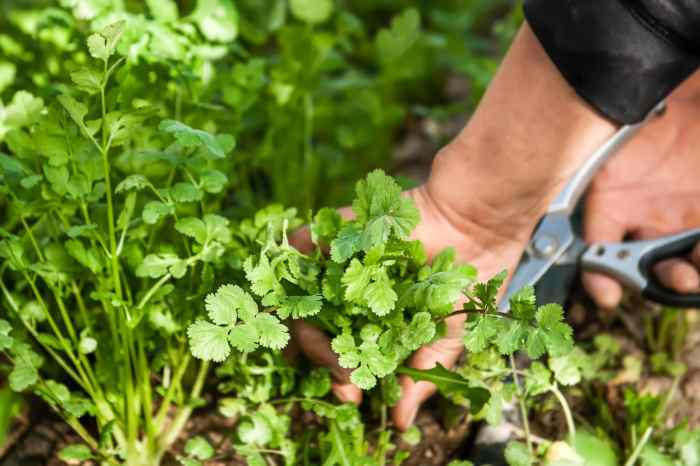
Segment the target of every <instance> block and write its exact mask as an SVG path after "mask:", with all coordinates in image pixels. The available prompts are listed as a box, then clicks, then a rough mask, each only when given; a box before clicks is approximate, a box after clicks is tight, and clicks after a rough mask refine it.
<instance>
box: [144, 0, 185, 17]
mask: <svg viewBox="0 0 700 466" xmlns="http://www.w3.org/2000/svg"><path fill="white" fill-rule="evenodd" d="M146 5H148V9H149V10H150V12H151V14H152V15H153V17H154V18H155V19H156V20H157V21H161V22H164V23H170V22H173V21H177V19H178V11H177V4H176V3H175V1H174V0H146Z"/></svg>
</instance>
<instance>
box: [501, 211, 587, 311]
mask: <svg viewBox="0 0 700 466" xmlns="http://www.w3.org/2000/svg"><path fill="white" fill-rule="evenodd" d="M574 238H575V236H574V232H573V229H572V228H571V221H570V219H569V216H568V215H566V214H564V213H553V214H549V215H546V216H545V217H544V218H543V219H542V222H541V223H540V225H539V226H538V227H537V230H535V233H534V235H533V236H532V240H531V241H530V245H529V246H528V248H527V249H526V250H525V254H523V257H522V259H521V260H520V264H519V265H518V267H517V268H516V270H515V273H514V274H513V278H512V279H511V281H510V284H509V285H508V288H507V289H506V293H505V295H504V296H503V298H502V300H501V303H500V305H499V310H500V311H501V312H507V311H508V310H509V309H510V303H509V300H510V298H511V297H512V296H513V295H515V293H517V292H518V291H520V290H521V289H522V288H524V287H526V286H528V285H534V284H535V283H537V281H538V280H539V279H540V278H541V277H542V276H543V275H544V274H545V273H546V272H547V271H548V270H549V269H550V268H551V267H552V266H553V265H554V264H555V263H556V262H557V261H558V260H559V258H560V257H561V256H562V255H564V253H565V252H566V251H567V250H568V249H569V247H570V246H571V244H572V243H573V242H574Z"/></svg>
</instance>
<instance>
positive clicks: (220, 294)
mask: <svg viewBox="0 0 700 466" xmlns="http://www.w3.org/2000/svg"><path fill="white" fill-rule="evenodd" d="M205 302H206V305H205V306H206V309H207V312H208V313H209V318H210V319H211V320H212V322H214V323H215V324H217V325H233V324H235V323H236V318H237V316H238V315H239V314H238V313H240V316H241V319H243V320H245V321H248V320H250V319H252V318H253V316H254V315H255V314H257V312H258V305H257V304H256V303H255V301H253V298H252V297H251V296H250V295H249V294H248V293H246V292H245V291H243V290H242V289H241V288H240V287H238V286H234V285H223V286H221V287H220V288H219V289H218V290H217V291H216V293H213V294H209V295H208V296H207V298H206V301H205Z"/></svg>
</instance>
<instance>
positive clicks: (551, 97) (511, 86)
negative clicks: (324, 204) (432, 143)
mask: <svg viewBox="0 0 700 466" xmlns="http://www.w3.org/2000/svg"><path fill="white" fill-rule="evenodd" d="M616 126H617V125H616V124H615V123H613V122H611V121H609V120H607V119H606V118H604V117H603V116H602V115H601V114H600V113H598V112H597V111H596V110H595V109H593V108H592V107H591V106H589V105H588V104H587V103H586V102H585V101H584V100H583V99H581V98H580V97H578V96H577V95H576V93H575V92H574V90H573V89H572V88H571V87H570V85H569V84H568V83H567V82H566V81H565V80H564V78H563V77H562V76H561V73H560V72H559V71H558V70H557V68H556V67H555V66H554V65H553V63H552V62H551V60H550V59H549V58H548V56H547V54H546V53H545V51H544V50H543V49H542V47H541V46H540V44H539V42H538V40H537V38H536V37H535V36H534V34H533V33H532V31H531V30H530V28H529V27H528V26H527V25H525V26H523V27H522V29H521V31H520V32H519V34H518V36H517V38H516V39H515V41H514V43H513V45H512V47H511V49H510V51H509V52H508V54H507V56H506V57H505V59H504V60H503V63H502V64H501V67H500V68H499V70H498V72H497V74H496V76H495V77H494V79H493V81H492V83H491V85H490V87H489V89H488V91H487V92H486V94H485V95H484V98H483V99H482V101H481V103H480V105H479V107H478V108H477V110H476V112H475V113H474V115H473V117H472V118H471V120H470V121H469V123H468V124H467V126H466V127H465V128H464V130H463V131H462V132H461V133H460V134H459V135H458V136H457V138H456V139H455V140H454V141H453V142H452V143H450V144H449V145H448V146H447V147H446V148H445V149H443V151H441V153H440V154H439V155H438V156H437V157H436V159H435V162H434V165H433V171H432V175H431V178H430V180H429V182H428V184H427V185H426V190H427V192H428V193H429V194H430V196H431V197H432V198H434V199H439V200H440V201H439V202H440V203H441V204H442V208H443V209H445V210H447V212H445V214H446V215H449V216H451V217H452V220H453V221H454V222H459V221H461V219H469V221H470V222H471V221H474V219H479V220H478V221H481V222H484V225H482V226H485V227H489V226H491V225H489V224H488V223H489V222H492V223H493V224H494V225H493V226H494V227H498V228H502V227H503V223H507V224H509V225H511V227H512V228H513V231H522V230H524V228H522V227H523V226H525V225H523V224H524V223H526V224H528V225H529V224H531V223H532V222H533V219H536V218H538V217H539V215H540V214H541V213H542V212H543V211H544V210H545V208H546V205H547V203H548V202H549V200H550V199H551V198H552V196H554V195H556V193H557V192H558V190H559V189H560V188H561V187H562V186H563V184H564V183H565V182H566V180H567V179H568V178H569V177H570V176H571V174H572V173H573V172H574V171H575V170H576V169H577V168H578V167H579V166H580V165H581V163H582V162H583V160H585V158H586V157H587V156H588V155H590V154H591V153H592V152H593V151H594V150H595V149H596V148H597V147H598V146H599V145H600V144H602V143H603V142H604V141H605V140H606V139H607V138H608V137H610V135H612V134H613V133H614V131H615V129H616ZM496 224H497V225H496ZM525 230H526V228H525ZM504 234H508V233H507V232H506V233H504ZM523 234H527V232H524V233H523Z"/></svg>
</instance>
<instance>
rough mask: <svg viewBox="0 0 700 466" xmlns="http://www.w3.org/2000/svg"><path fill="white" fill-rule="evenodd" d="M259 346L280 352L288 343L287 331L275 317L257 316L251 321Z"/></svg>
mask: <svg viewBox="0 0 700 466" xmlns="http://www.w3.org/2000/svg"><path fill="white" fill-rule="evenodd" d="M253 325H254V326H255V329H256V331H257V332H258V338H259V340H260V345H261V346H264V347H266V348H270V349H276V350H280V349H282V348H284V347H285V346H286V345H287V342H288V341H289V331H288V330H287V327H285V326H284V325H283V324H282V323H281V322H280V321H279V320H278V319H277V317H275V316H272V315H270V314H259V315H258V316H257V317H256V318H255V320H254V321H253Z"/></svg>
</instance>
